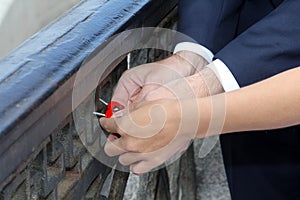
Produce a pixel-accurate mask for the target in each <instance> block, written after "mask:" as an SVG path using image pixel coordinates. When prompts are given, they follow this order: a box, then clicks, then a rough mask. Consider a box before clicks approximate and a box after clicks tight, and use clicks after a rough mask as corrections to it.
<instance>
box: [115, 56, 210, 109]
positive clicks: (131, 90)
mask: <svg viewBox="0 0 300 200" xmlns="http://www.w3.org/2000/svg"><path fill="white" fill-rule="evenodd" d="M206 64H207V61H206V60H205V59H204V58H202V57H201V56H199V55H197V54H195V53H193V52H189V51H180V52H177V53H176V54H174V55H172V56H170V57H169V58H166V59H164V60H161V61H158V62H154V63H149V64H144V65H141V66H138V67H135V68H132V69H130V70H128V71H126V72H125V73H124V74H123V75H122V77H121V78H120V80H119V83H118V85H117V87H116V89H115V92H114V95H113V97H112V101H116V102H119V103H120V104H122V105H124V106H125V107H127V106H128V105H129V104H131V103H133V102H140V101H141V100H142V99H143V98H144V97H145V95H146V94H148V93H149V92H150V91H153V90H155V89H156V88H158V87H160V86H161V85H164V84H166V83H168V82H171V81H173V80H176V79H180V78H183V77H187V76H190V75H192V74H195V73H196V72H197V71H200V70H201V69H202V68H203V67H204V66H205V65H206Z"/></svg>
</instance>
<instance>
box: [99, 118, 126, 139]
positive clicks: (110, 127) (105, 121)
mask: <svg viewBox="0 0 300 200" xmlns="http://www.w3.org/2000/svg"><path fill="white" fill-rule="evenodd" d="M100 124H101V126H102V127H103V128H104V129H105V130H106V131H108V132H110V133H119V128H118V125H117V123H116V121H115V119H114V118H104V117H102V118H100ZM119 134H120V135H121V133H119Z"/></svg>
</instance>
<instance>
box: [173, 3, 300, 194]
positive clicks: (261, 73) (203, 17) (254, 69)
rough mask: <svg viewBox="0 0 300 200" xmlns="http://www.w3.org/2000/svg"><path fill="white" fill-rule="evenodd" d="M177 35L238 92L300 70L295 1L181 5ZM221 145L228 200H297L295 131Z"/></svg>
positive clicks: (231, 137) (298, 132)
mask: <svg viewBox="0 0 300 200" xmlns="http://www.w3.org/2000/svg"><path fill="white" fill-rule="evenodd" d="M179 31H180V32H182V33H184V34H187V35H188V36H190V37H192V38H193V39H195V40H196V41H197V42H199V44H202V45H204V46H206V47H207V48H209V49H210V50H212V51H213V53H215V58H219V59H221V60H222V61H223V62H224V63H225V64H226V65H227V66H228V68H229V69H230V71H231V72H232V73H233V75H234V76H235V78H236V80H237V82H238V83H239V85H240V86H241V87H243V86H246V85H249V84H252V83H255V82H258V81H261V80H263V79H266V78H268V77H270V76H273V75H275V74H278V73H280V72H282V71H285V70H288V69H291V68H294V67H296V66H300V1H299V0H284V1H282V0H181V1H179ZM299 80H300V77H299ZM283 100H284V99H283ZM299 106H300V102H299ZM221 145H222V152H223V157H224V163H225V169H226V174H227V178H228V182H229V186H230V191H231V195H232V199H233V200H236V199H240V200H247V199H251V200H256V199H264V200H265V199H267V200H269V199H270V200H276V199H300V127H299V126H295V127H289V128H285V129H280V130H273V131H256V132H246V133H233V134H228V135H222V136H221Z"/></svg>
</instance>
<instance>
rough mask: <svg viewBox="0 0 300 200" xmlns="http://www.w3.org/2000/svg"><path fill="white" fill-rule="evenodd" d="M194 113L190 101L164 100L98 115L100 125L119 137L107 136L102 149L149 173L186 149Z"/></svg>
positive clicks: (135, 169) (194, 126)
mask: <svg viewBox="0 0 300 200" xmlns="http://www.w3.org/2000/svg"><path fill="white" fill-rule="evenodd" d="M183 109H186V110H184V111H183ZM123 112H125V111H123ZM187 114H188V116H186V115H187ZM197 114H198V113H197V112H195V109H194V108H192V106H191V104H190V103H188V104H185V103H184V102H179V101H177V100H170V99H163V100H157V101H151V102H146V103H144V104H142V105H140V106H139V107H138V108H136V109H135V110H133V111H132V112H130V113H125V114H124V116H122V117H119V118H109V119H107V118H101V119H100V123H101V125H102V127H104V128H105V129H106V130H107V131H109V132H111V133H118V134H119V135H120V136H121V137H120V138H118V139H116V138H112V137H111V136H110V137H109V138H108V141H107V143H106V145H105V148H104V149H105V152H106V153H107V154H108V155H109V156H119V161H120V163H121V164H123V165H130V168H131V171H132V172H134V173H136V174H141V173H145V172H148V171H150V170H151V169H153V168H155V167H157V166H159V165H161V164H163V163H164V162H165V161H166V160H167V159H169V158H170V157H171V156H172V155H173V154H175V153H178V152H180V151H181V150H182V148H186V146H187V145H188V144H189V143H190V141H191V140H192V139H193V138H194V137H195V134H196V130H197V127H198V124H197V120H196V119H195V118H194V117H195V116H196V115H197Z"/></svg>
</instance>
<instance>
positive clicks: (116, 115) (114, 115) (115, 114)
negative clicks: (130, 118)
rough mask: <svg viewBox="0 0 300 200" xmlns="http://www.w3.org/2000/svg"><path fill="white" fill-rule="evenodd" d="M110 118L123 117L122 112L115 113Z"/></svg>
mask: <svg viewBox="0 0 300 200" xmlns="http://www.w3.org/2000/svg"><path fill="white" fill-rule="evenodd" d="M112 117H113V118H120V117H123V112H122V111H118V112H115V113H114V114H113V116H112Z"/></svg>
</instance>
